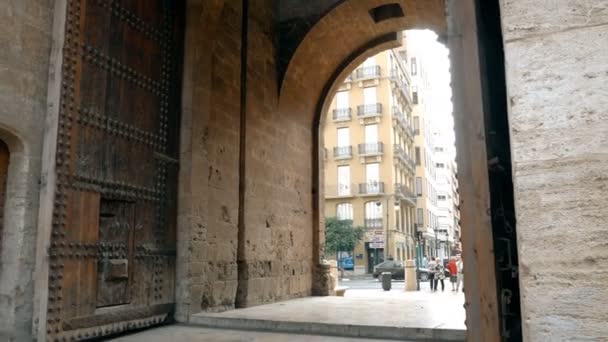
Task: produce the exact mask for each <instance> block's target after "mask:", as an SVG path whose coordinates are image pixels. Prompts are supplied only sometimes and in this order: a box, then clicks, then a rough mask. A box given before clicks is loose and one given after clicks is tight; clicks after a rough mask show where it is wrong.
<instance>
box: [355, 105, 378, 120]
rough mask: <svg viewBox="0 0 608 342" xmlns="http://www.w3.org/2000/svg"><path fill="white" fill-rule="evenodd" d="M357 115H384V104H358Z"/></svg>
mask: <svg viewBox="0 0 608 342" xmlns="http://www.w3.org/2000/svg"><path fill="white" fill-rule="evenodd" d="M357 115H358V116H361V117H365V116H380V115H382V104H381V103H373V104H366V105H360V106H357Z"/></svg>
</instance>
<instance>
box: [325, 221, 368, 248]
mask: <svg viewBox="0 0 608 342" xmlns="http://www.w3.org/2000/svg"><path fill="white" fill-rule="evenodd" d="M363 234H364V230H363V227H353V221H352V220H340V219H338V218H336V217H328V218H326V219H325V249H326V250H328V251H332V252H333V251H335V252H336V257H338V254H339V252H341V251H352V250H354V249H355V246H356V245H357V243H359V241H361V240H363Z"/></svg>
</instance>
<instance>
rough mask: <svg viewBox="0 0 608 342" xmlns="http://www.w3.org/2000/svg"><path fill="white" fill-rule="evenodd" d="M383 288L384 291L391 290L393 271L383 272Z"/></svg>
mask: <svg viewBox="0 0 608 342" xmlns="http://www.w3.org/2000/svg"><path fill="white" fill-rule="evenodd" d="M381 277H382V289H383V290H384V291H390V290H391V272H382V274H381Z"/></svg>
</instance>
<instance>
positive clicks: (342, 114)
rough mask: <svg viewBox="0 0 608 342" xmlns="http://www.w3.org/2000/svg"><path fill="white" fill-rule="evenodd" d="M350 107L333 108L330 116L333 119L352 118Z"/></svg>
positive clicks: (346, 119) (345, 119)
mask: <svg viewBox="0 0 608 342" xmlns="http://www.w3.org/2000/svg"><path fill="white" fill-rule="evenodd" d="M352 111H353V110H352V108H350V107H349V108H339V109H334V110H333V113H332V118H333V120H334V121H348V120H350V119H351V118H352Z"/></svg>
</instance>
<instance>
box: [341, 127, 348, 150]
mask: <svg viewBox="0 0 608 342" xmlns="http://www.w3.org/2000/svg"><path fill="white" fill-rule="evenodd" d="M346 146H350V130H349V129H348V127H340V128H338V147H346Z"/></svg>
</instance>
